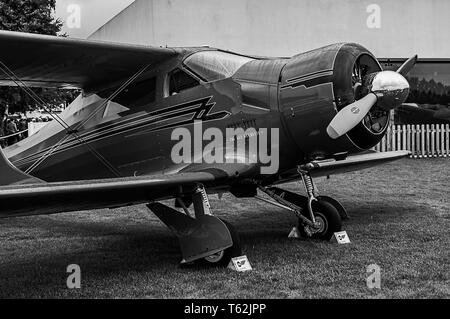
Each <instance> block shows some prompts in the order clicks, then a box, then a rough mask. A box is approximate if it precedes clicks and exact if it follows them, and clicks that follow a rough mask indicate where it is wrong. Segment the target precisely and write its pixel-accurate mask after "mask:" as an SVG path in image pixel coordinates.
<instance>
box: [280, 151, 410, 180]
mask: <svg viewBox="0 0 450 319" xmlns="http://www.w3.org/2000/svg"><path fill="white" fill-rule="evenodd" d="M409 155H411V152H409V151H393V152H376V151H368V152H366V153H361V154H357V155H350V156H348V157H347V158H345V159H341V160H334V159H331V160H323V161H312V162H311V163H309V164H307V165H306V167H304V168H305V169H307V170H308V171H309V172H310V174H311V176H312V177H320V176H327V175H334V174H341V173H346V172H352V171H358V170H362V169H365V168H370V167H373V166H376V165H380V164H384V163H388V162H391V161H395V160H398V159H400V158H403V157H406V156H409ZM299 178H300V175H299V174H298V172H297V170H296V169H294V170H289V171H287V172H285V173H284V174H283V175H282V177H281V179H278V180H276V181H274V184H283V183H287V182H291V181H294V180H298V179H299Z"/></svg>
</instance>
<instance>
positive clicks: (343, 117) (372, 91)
mask: <svg viewBox="0 0 450 319" xmlns="http://www.w3.org/2000/svg"><path fill="white" fill-rule="evenodd" d="M416 62H417V55H415V56H413V57H411V58H409V59H408V60H407V61H406V62H405V63H403V64H402V65H401V66H400V68H398V69H397V71H396V72H394V71H381V72H375V73H371V74H369V75H367V76H366V77H365V79H364V85H363V87H362V88H361V87H360V88H359V91H360V92H361V91H368V92H369V93H368V94H366V96H364V97H363V98H361V99H359V100H357V101H355V102H353V103H351V104H349V105H347V106H346V107H344V108H343V109H342V110H340V111H339V112H338V113H337V114H336V116H335V117H334V118H333V120H332V121H331V122H330V124H329V125H328V127H327V133H328V135H329V136H330V137H331V138H332V139H337V138H339V137H341V136H342V135H344V134H346V133H347V132H349V131H350V130H351V129H353V128H354V127H355V126H356V125H358V124H359V123H360V122H361V121H362V120H363V119H364V118H365V117H366V116H367V114H369V112H370V110H371V109H372V107H373V106H375V105H377V107H379V108H381V109H383V110H386V111H388V110H391V109H394V108H396V107H398V106H400V105H401V104H402V103H403V102H404V101H405V100H406V98H407V97H408V94H409V83H408V81H407V80H406V79H405V78H404V75H406V74H407V73H408V72H409V71H410V70H411V69H412V68H413V67H414V65H415V63H416Z"/></svg>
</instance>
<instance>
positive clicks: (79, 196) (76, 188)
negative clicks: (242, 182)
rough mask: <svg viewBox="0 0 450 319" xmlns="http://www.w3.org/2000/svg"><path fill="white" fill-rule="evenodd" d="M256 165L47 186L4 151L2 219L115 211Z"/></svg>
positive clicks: (228, 179)
mask: <svg viewBox="0 0 450 319" xmlns="http://www.w3.org/2000/svg"><path fill="white" fill-rule="evenodd" d="M254 170H255V166H253V165H251V164H250V165H248V164H244V163H242V164H239V163H236V164H223V165H220V166H219V167H215V168H212V167H204V166H202V165H191V166H188V167H185V168H184V169H183V170H182V171H181V172H180V173H175V174H170V175H169V174H164V175H151V176H138V177H124V178H109V179H98V180H82V181H71V182H56V183H47V182H44V181H42V180H39V179H37V178H34V177H32V176H30V175H27V174H25V173H23V172H21V171H20V170H18V169H17V168H15V167H14V166H13V165H12V164H11V163H10V162H9V160H8V159H7V158H6V157H5V156H4V154H3V151H2V150H1V149H0V218H2V217H12V216H28V215H41V214H53V213H61V212H70V211H81V210H87V209H97V208H113V207H121V206H127V205H134V204H140V203H148V202H151V201H154V200H163V199H169V198H174V197H177V195H182V194H184V193H189V192H191V191H193V190H194V189H195V187H196V186H197V185H198V184H199V183H201V184H203V185H204V186H205V187H207V188H209V187H214V186H217V185H218V184H224V183H232V182H233V180H234V179H235V178H237V174H236V173H238V175H240V176H245V175H246V174H252V173H253V171H254Z"/></svg>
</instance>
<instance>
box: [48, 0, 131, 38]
mask: <svg viewBox="0 0 450 319" xmlns="http://www.w3.org/2000/svg"><path fill="white" fill-rule="evenodd" d="M133 1H134V0H56V12H55V14H56V16H57V17H58V18H59V19H60V20H61V21H63V22H64V26H63V29H62V32H65V33H67V34H68V35H69V36H70V37H74V38H87V37H88V36H89V35H90V34H92V33H93V32H94V31H96V30H97V29H98V28H99V27H101V26H102V25H104V24H105V23H106V22H108V21H109V20H110V19H111V18H112V17H114V16H115V15H116V14H118V13H119V12H120V11H122V10H123V9H125V8H126V7H127V6H129V5H130V4H131V3H132V2H133Z"/></svg>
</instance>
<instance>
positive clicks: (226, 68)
mask: <svg viewBox="0 0 450 319" xmlns="http://www.w3.org/2000/svg"><path fill="white" fill-rule="evenodd" d="M252 60H254V59H251V58H248V57H245V56H241V55H236V54H232V53H228V52H222V51H201V52H197V53H194V54H192V55H190V56H189V57H187V58H186V60H184V64H185V65H186V66H187V67H188V68H189V69H191V71H193V72H194V73H196V74H197V75H199V76H200V77H202V78H203V79H205V80H206V81H208V82H211V81H216V80H220V79H225V78H228V77H230V76H232V75H233V74H234V73H235V72H236V71H237V70H238V69H239V68H240V67H241V66H243V65H244V64H245V63H247V62H249V61H252Z"/></svg>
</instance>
